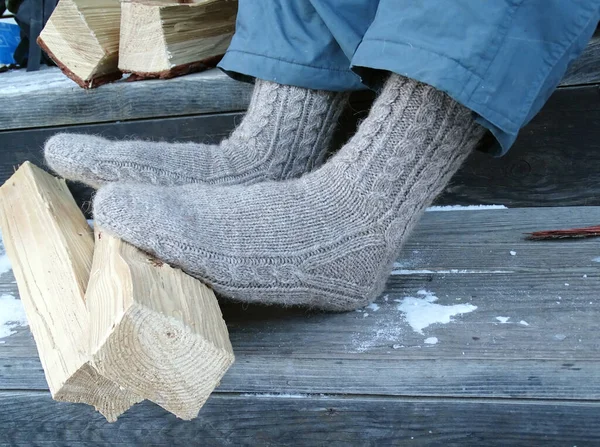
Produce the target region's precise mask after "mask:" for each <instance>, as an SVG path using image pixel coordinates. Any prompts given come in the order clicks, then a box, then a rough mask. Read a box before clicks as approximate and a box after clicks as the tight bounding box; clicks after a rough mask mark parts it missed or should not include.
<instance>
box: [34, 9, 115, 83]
mask: <svg viewBox="0 0 600 447" xmlns="http://www.w3.org/2000/svg"><path fill="white" fill-rule="evenodd" d="M120 16H121V7H120V3H119V0H60V2H59V3H58V5H57V6H56V9H55V10H54V12H53V13H52V15H51V16H50V19H49V20H48V23H47V24H46V26H45V27H44V29H43V31H42V33H41V34H40V37H39V38H38V43H39V44H40V46H41V47H42V48H43V49H44V51H46V53H48V55H49V56H50V58H52V60H53V61H54V62H55V63H56V65H58V66H59V67H60V69H61V70H62V71H63V72H64V73H65V74H66V75H67V76H68V77H70V78H71V79H73V80H74V81H75V82H76V83H77V84H79V85H80V86H81V87H83V88H92V87H98V86H99V85H102V84H105V83H107V82H111V81H114V80H117V79H120V78H121V72H120V71H119V68H118V60H119V28H120Z"/></svg>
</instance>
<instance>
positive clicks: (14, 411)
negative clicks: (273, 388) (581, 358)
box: [0, 393, 600, 447]
mask: <svg viewBox="0 0 600 447" xmlns="http://www.w3.org/2000/svg"><path fill="white" fill-rule="evenodd" d="M0 408H10V409H11V410H10V412H6V413H4V414H3V417H2V418H1V419H0V444H1V445H12V446H20V445H23V446H30V445H40V446H50V445H65V444H68V445H70V446H83V445H86V446H89V445H99V446H100V445H107V444H110V445H153V446H159V445H165V446H166V445H168V446H173V445H185V446H188V445H199V444H201V445H210V446H220V445H243V446H246V445H247V446H250V445H273V446H275V445H276V446H316V445H319V446H322V445H327V446H344V447H345V446H348V445H371V446H379V445H407V444H409V443H410V445H422V446H425V445H427V446H432V445H434V446H436V445H440V446H465V445H473V446H478V447H479V446H506V445H569V446H571V445H595V444H597V443H598V442H600V425H599V424H598V423H597V421H598V417H599V416H600V404H598V403H582V402H560V403H552V402H536V401H516V402H511V401H498V400H474V401H473V400H460V399H443V400H442V399H432V400H423V399H398V398H377V397H363V398H351V399H348V398H342V397H338V396H323V397H319V396H309V397H304V398H293V397H272V396H271V397H269V396H243V395H242V396H240V395H213V397H211V398H210V400H209V402H208V403H207V405H206V407H205V408H204V409H203V410H202V413H201V416H200V417H199V418H198V419H195V420H194V421H191V422H184V421H180V420H177V419H176V418H175V417H174V416H172V415H169V414H165V412H164V410H162V409H160V408H159V407H157V406H153V405H151V404H148V403H143V404H139V405H137V406H136V407H135V408H134V409H132V410H131V411H129V412H128V413H126V414H125V415H123V416H122V417H121V418H120V419H119V420H118V421H117V422H116V423H115V424H112V425H108V424H106V422H104V421H102V420H101V419H100V418H99V417H98V416H96V415H94V414H93V413H92V412H91V411H89V410H88V409H87V408H85V407H82V406H78V405H62V404H58V403H54V402H52V401H50V399H49V398H48V397H47V396H45V395H43V394H40V393H0Z"/></svg>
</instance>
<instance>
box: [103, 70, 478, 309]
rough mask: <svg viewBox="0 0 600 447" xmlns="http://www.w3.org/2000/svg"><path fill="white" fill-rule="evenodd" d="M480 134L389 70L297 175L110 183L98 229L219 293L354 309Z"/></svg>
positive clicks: (439, 96)
mask: <svg viewBox="0 0 600 447" xmlns="http://www.w3.org/2000/svg"><path fill="white" fill-rule="evenodd" d="M482 134H483V128H482V127H480V126H479V125H478V124H476V123H475V122H474V119H473V117H472V113H471V112H470V111H469V110H467V109H466V108H464V107H463V106H461V105H460V104H458V103H457V102H455V101H454V100H452V99H451V98H450V97H448V96H447V95H446V94H444V93H442V92H440V91H437V90H435V89H434V88H432V87H430V86H427V85H425V84H422V83H419V82H416V81H413V80H410V79H407V78H404V77H401V76H398V75H391V76H390V78H389V79H388V80H387V82H386V84H385V86H384V88H383V90H382V92H381V94H380V96H379V98H378V99H377V100H376V102H375V104H374V105H373V108H372V110H371V112H370V114H369V116H368V117H367V118H366V119H365V120H364V121H363V123H362V124H361V125H360V128H359V130H358V132H357V133H356V135H355V136H354V137H353V138H352V139H351V140H350V141H349V142H348V143H347V144H346V145H345V146H344V147H343V148H342V149H341V150H340V152H339V153H338V154H337V155H335V156H334V157H332V158H331V159H330V160H329V161H328V162H327V163H325V164H324V165H323V166H322V167H321V168H319V169H317V170H316V171H313V172H312V173H310V174H307V175H305V176H303V177H301V178H300V179H295V180H289V181H285V182H264V183H260V184H255V185H251V186H226V187H220V186H211V185H198V184H192V185H185V186H178V187H157V186H143V185H127V184H111V185H108V186H107V187H104V188H101V189H100V191H99V192H98V194H97V195H96V199H95V203H94V212H95V217H96V222H97V224H98V225H99V226H101V227H103V228H104V229H105V230H106V231H109V232H111V233H114V234H116V235H117V236H120V237H121V238H123V239H124V240H126V241H129V242H130V243H132V244H134V245H137V246H139V247H141V248H142V249H144V250H147V251H149V252H152V253H154V254H155V255H157V256H158V257H159V258H161V259H163V260H164V261H166V262H168V263H171V264H173V265H177V266H180V267H181V268H183V269H184V270H186V271H187V272H189V273H191V274H192V275H194V276H196V277H198V278H200V279H201V280H203V281H205V282H206V283H207V284H209V285H211V286H212V287H213V288H214V290H215V291H216V292H218V293H220V294H221V295H223V296H226V297H229V298H232V299H235V300H239V301H244V302H254V303H267V304H282V305H302V306H308V307H312V308H319V309H324V310H332V311H345V310H351V309H355V308H357V307H360V306H364V305H366V304H368V303H369V302H371V301H373V300H374V299H375V298H376V297H377V296H378V295H379V293H381V291H382V290H383V287H384V285H385V282H386V279H387V277H388V275H389V271H390V269H391V266H392V263H393V262H394V260H395V259H396V258H397V256H398V254H399V251H400V247H401V244H402V242H403V241H404V240H405V239H406V237H407V235H408V234H409V232H410V230H411V229H412V227H413V226H414V225H415V223H416V222H417V220H418V218H419V216H420V215H421V213H422V211H423V210H424V209H425V207H427V206H428V205H429V204H430V203H431V202H432V201H433V199H434V198H435V196H437V195H438V194H439V193H440V192H441V191H442V189H443V188H444V187H445V185H446V184H447V183H448V181H449V180H450V178H451V177H452V175H453V174H454V173H455V172H456V170H457V169H458V168H459V167H460V165H461V164H462V162H463V160H464V159H465V158H466V157H467V155H468V154H469V153H470V152H471V151H472V150H473V148H474V147H475V145H476V143H477V142H478V140H479V139H480V138H481V136H482Z"/></svg>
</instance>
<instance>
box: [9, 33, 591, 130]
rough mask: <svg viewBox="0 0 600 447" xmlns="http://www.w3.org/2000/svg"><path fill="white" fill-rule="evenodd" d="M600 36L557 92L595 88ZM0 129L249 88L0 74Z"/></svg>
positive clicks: (154, 112) (91, 119) (197, 81)
mask: <svg viewBox="0 0 600 447" xmlns="http://www.w3.org/2000/svg"><path fill="white" fill-rule="evenodd" d="M598 61H600V37H599V36H596V37H595V38H594V39H593V40H592V41H591V42H590V45H588V47H587V48H586V50H585V51H584V53H583V54H582V55H581V57H580V59H578V60H577V61H575V62H574V63H573V65H572V66H571V67H570V69H569V70H568V72H567V74H566V76H565V78H564V79H563V81H562V82H561V87H567V86H573V85H580V84H593V83H600V68H599V67H600V64H599V63H598ZM2 82H3V85H2V92H0V130H9V129H23V128H34V127H50V126H61V125H73V124H91V123H98V122H110V121H123V120H132V119H144V118H157V117H168V116H185V115H192V114H200V113H210V112H234V111H240V110H244V109H246V107H247V106H248V104H249V101H250V93H251V91H252V85H250V84H245V83H242V82H236V81H234V80H232V79H230V78H229V77H228V76H227V75H225V74H224V73H222V72H221V71H220V70H217V69H214V70H208V71H206V72H203V73H196V74H192V75H188V76H184V77H181V78H177V79H171V80H154V81H145V82H134V83H127V82H123V81H120V82H117V83H113V84H109V85H105V86H103V87H102V88H100V89H97V90H94V91H89V92H87V91H81V90H80V89H77V88H75V85H74V84H73V83H72V82H71V81H70V80H69V79H67V78H65V76H64V75H63V74H62V73H61V72H60V70H58V69H57V68H48V69H45V70H41V71H39V72H35V73H27V72H25V71H24V70H19V71H13V72H8V73H3V74H2Z"/></svg>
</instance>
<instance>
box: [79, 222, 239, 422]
mask: <svg viewBox="0 0 600 447" xmlns="http://www.w3.org/2000/svg"><path fill="white" fill-rule="evenodd" d="M95 232H96V248H95V251H94V262H93V266H92V272H91V275H90V282H89V285H88V290H87V293H86V305H87V308H88V311H89V314H90V319H91V326H90V334H91V337H90V339H91V345H90V352H91V355H92V359H93V360H92V361H93V364H94V366H95V367H96V368H97V369H98V371H99V372H100V373H101V374H102V375H104V376H106V377H108V378H110V379H112V380H114V381H115V382H117V383H119V384H121V385H123V386H125V387H126V388H128V389H131V390H133V391H134V392H136V393H137V394H139V395H140V396H143V397H144V398H146V399H149V400H151V401H153V402H155V403H157V404H158V405H160V406H162V407H163V408H165V409H166V410H168V411H170V412H172V413H174V414H175V415H176V416H178V417H180V418H182V419H193V418H195V417H196V416H197V415H198V412H199V410H200V408H201V407H202V405H204V403H205V401H206V400H207V399H208V397H209V396H210V394H211V392H212V391H213V389H214V388H215V387H216V386H217V385H218V384H219V382H220V380H221V378H222V377H223V375H224V374H225V372H226V371H227V370H228V369H229V367H230V366H231V364H232V363H233V361H234V355H233V349H232V347H231V342H230V341H229V333H228V331H227V326H226V325H225V322H224V321H223V316H222V314H221V309H220V307H219V304H218V302H217V299H216V297H215V295H214V293H213V292H212V290H210V289H209V288H208V287H206V286H205V285H204V284H202V283H201V282H200V281H198V280H197V279H194V278H192V277H191V276H188V275H187V274H185V273H184V272H182V271H181V270H179V269H174V268H171V267H170V266H169V265H167V264H165V263H162V262H160V261H158V260H156V259H155V258H153V257H152V256H150V255H148V254H147V253H144V252H143V251H141V250H139V249H137V248H135V247H134V246H132V245H130V244H128V243H125V242H123V241H122V240H120V239H118V238H115V237H113V236H111V235H110V234H109V233H107V232H105V231H103V230H102V229H101V228H96V229H95Z"/></svg>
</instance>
